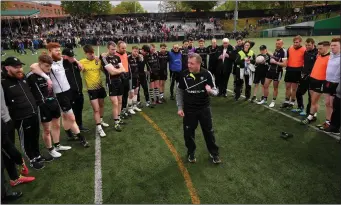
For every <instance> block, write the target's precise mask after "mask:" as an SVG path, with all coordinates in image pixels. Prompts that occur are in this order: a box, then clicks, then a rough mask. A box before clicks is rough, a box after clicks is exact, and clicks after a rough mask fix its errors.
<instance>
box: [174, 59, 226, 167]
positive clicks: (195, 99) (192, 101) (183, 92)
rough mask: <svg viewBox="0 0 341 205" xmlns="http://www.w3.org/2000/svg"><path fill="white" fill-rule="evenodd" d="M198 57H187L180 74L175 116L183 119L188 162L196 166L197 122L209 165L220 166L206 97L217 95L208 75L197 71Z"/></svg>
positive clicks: (199, 63) (208, 102)
mask: <svg viewBox="0 0 341 205" xmlns="http://www.w3.org/2000/svg"><path fill="white" fill-rule="evenodd" d="M201 61H202V59H201V57H200V55H199V54H195V53H193V54H190V55H189V56H188V70H184V71H182V72H181V73H180V81H179V83H178V89H177V94H176V99H177V105H178V115H179V116H180V117H183V118H184V120H183V127H184V137H185V145H186V147H187V149H188V151H187V154H188V161H189V162H191V163H194V162H196V159H195V148H196V145H195V141H194V138H195V129H196V128H197V126H198V122H200V126H201V129H202V132H203V134H204V138H205V141H206V146H207V148H208V151H209V153H210V157H211V158H212V160H213V163H215V164H218V163H220V162H221V161H220V158H219V153H218V146H217V145H216V144H215V137H214V132H213V127H212V116H211V108H210V98H209V95H217V91H216V88H215V85H214V82H213V77H212V74H211V73H210V72H209V71H208V70H206V69H204V68H201V67H200V65H201Z"/></svg>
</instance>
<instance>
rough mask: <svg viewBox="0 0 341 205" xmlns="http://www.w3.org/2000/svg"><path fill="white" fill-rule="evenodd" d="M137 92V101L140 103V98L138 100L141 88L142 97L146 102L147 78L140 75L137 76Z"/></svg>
mask: <svg viewBox="0 0 341 205" xmlns="http://www.w3.org/2000/svg"><path fill="white" fill-rule="evenodd" d="M139 82H140V85H139V92H138V94H137V101H138V102H140V100H141V98H140V90H141V87H142V88H143V93H144V97H145V99H146V102H148V101H149V91H148V82H147V76H146V75H140V76H139Z"/></svg>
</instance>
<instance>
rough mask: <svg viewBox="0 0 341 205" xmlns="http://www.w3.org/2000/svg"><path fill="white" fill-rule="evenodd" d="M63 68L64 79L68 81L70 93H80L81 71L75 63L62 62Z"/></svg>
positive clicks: (81, 88) (81, 86)
mask: <svg viewBox="0 0 341 205" xmlns="http://www.w3.org/2000/svg"><path fill="white" fill-rule="evenodd" d="M63 66H64V69H65V74H66V78H67V80H68V81H69V84H70V88H71V90H72V91H75V92H79V93H82V92H83V82H82V77H81V71H80V69H79V67H78V64H77V63H76V62H74V63H71V62H69V61H68V60H63Z"/></svg>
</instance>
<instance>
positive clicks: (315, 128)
mask: <svg viewBox="0 0 341 205" xmlns="http://www.w3.org/2000/svg"><path fill="white" fill-rule="evenodd" d="M227 91H228V92H230V93H233V91H232V90H229V89H227ZM241 97H243V98H245V96H244V95H241ZM263 107H266V108H268V109H269V110H272V111H274V112H277V113H279V114H282V115H284V116H286V117H288V118H290V119H292V120H295V121H296V122H301V120H299V119H297V118H296V117H293V116H290V115H288V114H286V113H284V112H282V111H279V110H276V109H274V108H271V107H269V106H267V105H263ZM307 126H309V127H310V128H313V129H314V130H317V131H319V132H322V133H324V134H326V135H328V136H330V137H332V138H334V139H336V140H339V139H340V138H339V137H337V136H335V135H333V134H329V133H325V132H323V131H322V130H320V129H318V128H317V127H315V126H312V125H307Z"/></svg>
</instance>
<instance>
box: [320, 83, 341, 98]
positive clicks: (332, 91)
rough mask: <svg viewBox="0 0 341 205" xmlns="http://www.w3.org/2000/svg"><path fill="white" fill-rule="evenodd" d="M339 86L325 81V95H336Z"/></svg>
mask: <svg viewBox="0 0 341 205" xmlns="http://www.w3.org/2000/svg"><path fill="white" fill-rule="evenodd" d="M338 85H339V84H338V83H332V82H329V81H325V84H324V93H326V94H329V95H331V96H335V95H336V88H337V86H338Z"/></svg>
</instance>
